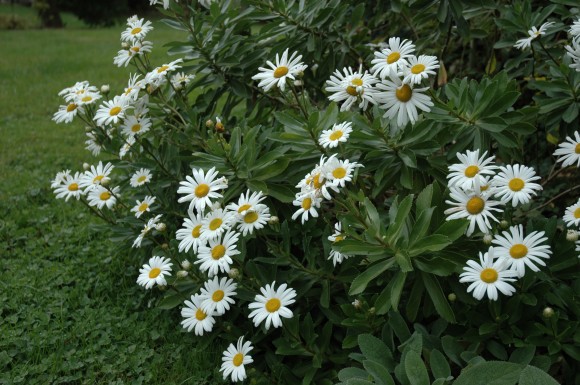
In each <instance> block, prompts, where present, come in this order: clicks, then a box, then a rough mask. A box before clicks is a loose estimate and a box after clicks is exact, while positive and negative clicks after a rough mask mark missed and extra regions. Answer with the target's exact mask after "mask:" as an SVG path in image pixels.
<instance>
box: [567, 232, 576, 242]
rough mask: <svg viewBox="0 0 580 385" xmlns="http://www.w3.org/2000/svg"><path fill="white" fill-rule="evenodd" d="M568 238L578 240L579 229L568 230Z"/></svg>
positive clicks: (572, 240) (573, 240)
mask: <svg viewBox="0 0 580 385" xmlns="http://www.w3.org/2000/svg"><path fill="white" fill-rule="evenodd" d="M566 240H568V241H570V242H576V241H577V240H578V231H576V230H568V232H567V233H566Z"/></svg>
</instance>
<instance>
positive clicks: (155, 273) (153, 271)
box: [149, 267, 161, 279]
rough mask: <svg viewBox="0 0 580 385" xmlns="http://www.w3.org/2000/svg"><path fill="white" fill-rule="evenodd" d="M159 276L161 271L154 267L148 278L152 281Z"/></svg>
mask: <svg viewBox="0 0 580 385" xmlns="http://www.w3.org/2000/svg"><path fill="white" fill-rule="evenodd" d="M159 274H161V269H160V268H158V267H154V268H153V269H151V270H150V271H149V278H151V279H154V278H157V277H158V276H159Z"/></svg>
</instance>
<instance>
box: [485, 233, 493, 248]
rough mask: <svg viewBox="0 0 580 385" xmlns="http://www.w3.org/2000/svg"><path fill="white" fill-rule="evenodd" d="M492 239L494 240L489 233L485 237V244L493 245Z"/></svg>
mask: <svg viewBox="0 0 580 385" xmlns="http://www.w3.org/2000/svg"><path fill="white" fill-rule="evenodd" d="M492 239H493V236H492V235H491V234H489V233H487V234H485V235H484V236H483V243H485V244H486V245H491V240H492Z"/></svg>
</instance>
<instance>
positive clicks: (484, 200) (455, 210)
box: [445, 186, 503, 236]
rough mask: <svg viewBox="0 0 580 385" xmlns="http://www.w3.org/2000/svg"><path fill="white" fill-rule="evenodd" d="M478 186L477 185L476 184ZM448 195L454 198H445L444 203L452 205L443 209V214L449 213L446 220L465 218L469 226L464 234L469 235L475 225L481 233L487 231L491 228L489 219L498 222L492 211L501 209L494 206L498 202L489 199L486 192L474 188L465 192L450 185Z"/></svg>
mask: <svg viewBox="0 0 580 385" xmlns="http://www.w3.org/2000/svg"><path fill="white" fill-rule="evenodd" d="M476 187H478V186H476ZM449 195H450V197H451V198H453V199H454V200H455V202H454V201H449V200H446V201H445V203H447V204H450V205H453V206H454V207H452V208H449V209H447V210H445V215H449V216H448V217H447V220H448V221H449V220H452V219H459V218H466V219H468V220H469V227H468V228H467V230H466V232H465V234H466V235H467V236H470V235H471V234H473V232H474V231H475V225H477V227H478V228H479V230H480V231H481V232H483V233H488V232H489V230H490V229H491V224H490V222H489V219H492V220H494V221H496V222H498V220H497V218H496V217H495V216H494V215H493V213H492V211H499V212H501V211H503V210H502V209H499V208H496V207H495V206H497V205H499V204H500V202H498V201H494V200H492V199H490V197H489V196H488V195H486V194H482V193H481V191H480V190H479V189H478V188H476V189H475V191H469V192H465V191H463V190H461V189H458V188H456V187H450V193H449Z"/></svg>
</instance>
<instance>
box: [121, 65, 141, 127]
mask: <svg viewBox="0 0 580 385" xmlns="http://www.w3.org/2000/svg"><path fill="white" fill-rule="evenodd" d="M140 77H141V75H140V74H133V75H130V76H129V81H128V82H127V87H125V89H124V90H123V95H122V96H123V97H125V98H127V99H128V100H134V101H137V100H138V99H139V91H141V90H142V89H143V87H144V86H145V82H144V80H143V79H141V80H139V78H140ZM137 104H138V103H135V107H134V112H135V116H136V117H137V118H139V117H141V114H140V113H139V112H140V111H137V109H138V106H137ZM139 107H141V106H139Z"/></svg>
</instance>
